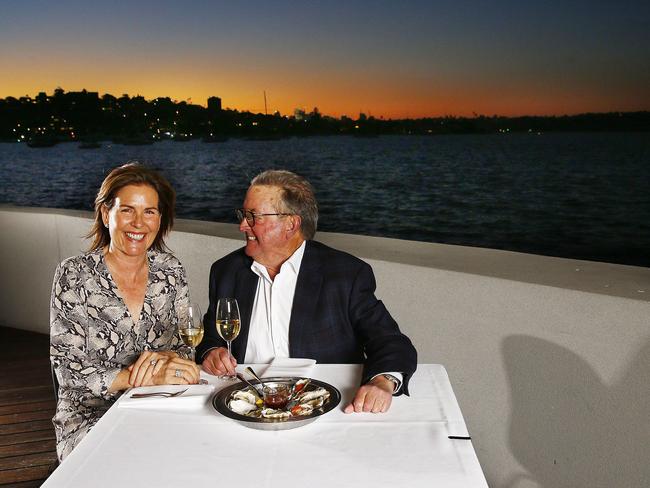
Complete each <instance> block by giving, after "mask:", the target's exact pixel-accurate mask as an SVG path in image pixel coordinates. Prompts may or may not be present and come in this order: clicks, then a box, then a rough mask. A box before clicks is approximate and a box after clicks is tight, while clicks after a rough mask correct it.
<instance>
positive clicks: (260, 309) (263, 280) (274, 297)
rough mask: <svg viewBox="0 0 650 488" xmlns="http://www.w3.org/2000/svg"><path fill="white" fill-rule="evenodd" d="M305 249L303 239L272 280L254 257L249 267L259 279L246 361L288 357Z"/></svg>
mask: <svg viewBox="0 0 650 488" xmlns="http://www.w3.org/2000/svg"><path fill="white" fill-rule="evenodd" d="M304 253H305V241H303V242H302V244H301V245H300V247H299V248H298V249H296V251H295V252H294V253H293V254H292V255H291V257H290V258H289V259H287V260H286V261H285V262H284V263H283V264H282V267H281V268H280V272H279V273H278V274H277V275H276V276H275V279H273V280H272V279H271V277H270V276H269V272H268V271H267V269H266V267H265V266H264V265H262V264H260V263H258V262H257V261H253V264H252V265H251V270H252V271H253V273H255V274H256V275H257V276H259V277H260V279H259V280H258V282H257V290H256V292H255V299H254V300H253V312H252V314H251V323H250V329H249V331H248V342H247V343H246V358H245V362H246V363H270V362H271V360H272V359H273V358H276V357H278V358H288V357H289V321H290V320H291V307H292V306H293V296H294V295H295V292H296V282H297V281H298V272H299V271H300V264H301V263H302V256H303V255H304Z"/></svg>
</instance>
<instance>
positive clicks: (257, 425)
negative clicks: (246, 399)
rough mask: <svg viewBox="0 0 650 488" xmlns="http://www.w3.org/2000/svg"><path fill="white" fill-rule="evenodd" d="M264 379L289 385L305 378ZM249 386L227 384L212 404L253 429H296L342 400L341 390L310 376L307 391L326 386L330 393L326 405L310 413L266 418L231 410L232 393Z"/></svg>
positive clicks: (220, 411)
mask: <svg viewBox="0 0 650 488" xmlns="http://www.w3.org/2000/svg"><path fill="white" fill-rule="evenodd" d="M262 379H263V380H264V383H265V384H267V383H287V384H289V385H293V384H294V383H295V382H296V381H298V380H299V379H303V377H300V376H295V377H285V376H282V377H281V376H276V377H271V378H262ZM251 383H252V384H253V385H259V383H260V382H259V381H257V380H255V381H251ZM248 388H249V387H248V385H247V384H246V383H243V382H239V383H235V384H234V385H230V386H227V387H226V388H223V389H222V390H219V391H218V392H217V393H216V394H215V395H214V397H212V406H213V407H214V408H215V410H216V411H217V412H219V413H220V414H221V415H223V416H224V417H228V418H229V419H232V420H234V421H236V422H239V423H240V424H242V425H244V426H246V427H250V428H251V429H259V430H288V429H295V428H297V427H302V426H303V425H307V424H310V423H312V422H313V421H315V420H316V419H318V417H320V416H321V415H324V414H326V413H327V412H329V411H330V410H333V409H334V408H335V407H336V406H337V405H338V404H339V403H340V402H341V392H339V391H338V390H337V389H336V388H335V387H333V386H332V385H330V384H328V383H325V382H323V381H319V380H314V379H311V378H310V382H309V384H308V385H307V387H306V389H305V391H310V390H314V389H316V388H325V389H326V390H327V391H328V392H329V394H330V397H329V399H328V400H327V402H326V403H325V405H323V406H322V407H321V408H319V409H317V410H314V411H313V412H311V413H310V414H309V415H305V416H301V417H289V418H288V419H265V418H254V417H247V416H246V415H241V414H238V413H235V412H233V411H232V410H230V408H229V407H228V400H229V399H230V395H231V394H232V393H234V392H235V391H237V390H245V389H248Z"/></svg>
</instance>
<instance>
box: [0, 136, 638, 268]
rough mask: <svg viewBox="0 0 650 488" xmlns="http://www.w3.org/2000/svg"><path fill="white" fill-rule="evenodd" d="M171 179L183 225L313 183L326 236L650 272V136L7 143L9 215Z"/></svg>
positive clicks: (3, 159)
mask: <svg viewBox="0 0 650 488" xmlns="http://www.w3.org/2000/svg"><path fill="white" fill-rule="evenodd" d="M132 159H137V160H139V161H141V162H143V163H146V164H148V165H151V166H153V167H155V168H157V169H159V170H160V171H162V172H163V173H164V174H165V176H167V178H169V180H170V181H171V182H172V184H173V185H174V187H175V188H176V191H177V193H178V203H177V214H178V216H179V217H182V218H190V219H199V220H208V221H218V222H233V223H234V222H235V217H234V212H233V209H234V208H237V207H239V206H241V203H242V199H243V195H244V192H245V190H246V188H247V186H248V182H249V181H250V179H251V178H252V177H253V176H254V175H255V174H257V173H258V172H259V171H261V170H263V169H268V168H286V169H289V170H292V171H295V172H297V173H300V174H302V175H304V176H306V177H307V178H308V179H309V180H310V181H311V182H312V183H313V184H314V187H315V189H316V193H317V197H318V201H319V206H320V220H319V229H320V230H323V231H330V232H344V233H351V234H362V235H373V236H384V237H394V238H399V239H410V240H419V241H426V242H438V243H447V244H461V245H469V246H479V247H489V248H496V249H506V250H511V251H520V252H527V253H535V254H545V255H550V256H559V257H568V258H576V259H587V260H596V261H605V262H612V263H620V264H631V265H636V266H650V253H649V252H648V249H650V137H649V136H648V134H647V133H545V134H498V135H497V134H491V135H449V136H432V137H426V136H383V137H375V138H354V137H344V136H334V137H310V138H289V139H282V140H274V141H247V140H241V139H231V140H228V141H226V142H222V143H213V144H208V143H203V142H201V141H198V140H194V141H188V142H173V141H163V142H158V143H155V144H153V145H148V146H125V145H119V144H112V143H109V142H104V143H103V144H102V146H101V147H100V148H98V149H79V148H78V144H76V143H65V144H58V145H56V146H54V147H50V148H29V147H27V146H26V145H25V144H0V181H2V185H1V186H0V204H2V203H3V204H11V205H20V206H39V207H57V208H68V209H84V210H90V209H91V208H92V202H93V199H94V195H95V192H96V191H97V188H98V187H99V184H100V183H101V181H102V179H103V178H104V176H105V175H106V173H107V172H108V171H109V170H110V169H112V168H113V167H115V166H117V165H119V164H122V163H124V162H126V161H128V160H132Z"/></svg>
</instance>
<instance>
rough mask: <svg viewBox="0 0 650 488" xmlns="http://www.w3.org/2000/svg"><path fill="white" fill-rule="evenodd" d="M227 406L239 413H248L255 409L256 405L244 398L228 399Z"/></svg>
mask: <svg viewBox="0 0 650 488" xmlns="http://www.w3.org/2000/svg"><path fill="white" fill-rule="evenodd" d="M228 408H230V410H232V411H233V412H235V413H238V414H239V415H248V414H250V413H251V412H253V411H254V410H257V405H255V404H254V403H249V402H247V401H246V400H239V399H236V400H230V403H228Z"/></svg>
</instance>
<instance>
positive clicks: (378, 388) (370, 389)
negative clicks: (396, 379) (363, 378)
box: [343, 375, 395, 413]
mask: <svg viewBox="0 0 650 488" xmlns="http://www.w3.org/2000/svg"><path fill="white" fill-rule="evenodd" d="M394 388H395V384H394V383H393V382H392V381H391V380H389V379H387V378H385V377H384V376H383V375H379V376H376V377H375V378H373V379H372V380H371V381H370V382H369V383H366V384H365V385H363V386H362V387H361V388H359V390H358V391H357V394H356V395H355V396H354V399H353V400H352V403H350V404H349V405H348V406H346V407H345V409H344V410H343V412H345V413H352V412H372V413H384V412H387V411H388V409H389V408H390V404H391V402H392V401H393V390H394Z"/></svg>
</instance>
